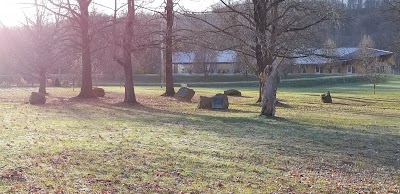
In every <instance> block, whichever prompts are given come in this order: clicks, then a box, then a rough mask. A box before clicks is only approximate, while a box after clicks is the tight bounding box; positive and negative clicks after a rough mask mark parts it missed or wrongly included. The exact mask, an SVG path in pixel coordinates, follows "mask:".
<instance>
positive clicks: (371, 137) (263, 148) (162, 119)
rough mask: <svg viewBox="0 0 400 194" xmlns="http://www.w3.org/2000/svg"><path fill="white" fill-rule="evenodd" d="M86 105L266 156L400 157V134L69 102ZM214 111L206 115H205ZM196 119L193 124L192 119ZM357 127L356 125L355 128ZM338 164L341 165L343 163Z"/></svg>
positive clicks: (396, 164)
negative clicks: (204, 135)
mask: <svg viewBox="0 0 400 194" xmlns="http://www.w3.org/2000/svg"><path fill="white" fill-rule="evenodd" d="M74 103H83V104H89V105H91V106H93V107H97V108H98V109H99V110H101V111H102V112H108V113H113V114H101V113H97V114H101V116H102V117H104V118H107V119H111V120H113V119H114V118H115V119H124V120H126V121H127V122H130V121H134V122H141V123H146V124H148V125H150V126H152V125H154V126H157V125H164V124H168V123H175V124H179V125H180V126H184V128H185V129H188V130H198V131H209V132H213V133H216V134H219V136H220V137H223V138H229V139H234V140H235V141H240V142H242V144H241V145H242V146H243V147H248V148H249V149H254V150H258V152H261V153H262V152H271V151H272V150H275V151H276V150H278V152H279V154H280V155H285V156H288V157H295V158H299V157H300V158H303V159H305V160H306V159H307V158H308V157H311V158H316V157H322V158H328V159H327V160H326V161H330V162H333V164H334V163H337V164H340V163H341V161H339V160H343V161H348V160H354V161H355V162H357V161H360V162H364V163H369V164H373V165H374V166H376V167H385V166H386V167H390V168H393V169H396V170H399V168H400V153H399V151H398V150H397V149H396V147H398V146H399V145H400V144H399V141H398V140H399V139H400V135H398V134H388V133H383V132H379V131H375V132H368V131H362V130H354V129H353V130H350V129H345V128H340V127H336V126H331V125H329V124H327V125H323V126H322V125H320V124H309V123H301V122H298V121H295V120H291V119H286V118H279V117H278V118H265V117H262V116H256V115H254V116H253V117H245V116H242V115H238V116H236V115H228V116H218V115H215V114H212V115H204V114H200V113H196V112H190V113H187V112H180V111H179V110H176V111H173V110H168V109H161V108H155V107H151V106H147V105H144V104H140V103H138V104H133V105H130V104H125V103H106V102H104V101H101V100H90V101H84V100H82V101H74ZM72 107H73V106H71V107H65V108H66V110H65V111H66V112H65V113H64V114H67V115H71V114H72V115H73V114H75V113H76V111H77V110H79V115H90V114H92V113H93V112H88V110H87V109H82V108H72ZM211 112H212V113H216V112H218V111H210V113H211ZM222 112H224V113H253V112H252V111H241V110H231V111H222ZM193 118H195V119H193ZM355 127H357V126H355ZM342 163H343V162H342Z"/></svg>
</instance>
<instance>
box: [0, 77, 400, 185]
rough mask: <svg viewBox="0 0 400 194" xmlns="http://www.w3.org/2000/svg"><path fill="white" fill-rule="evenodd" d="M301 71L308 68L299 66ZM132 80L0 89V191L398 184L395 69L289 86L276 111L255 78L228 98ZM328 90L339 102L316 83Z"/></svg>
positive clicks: (399, 112)
mask: <svg viewBox="0 0 400 194" xmlns="http://www.w3.org/2000/svg"><path fill="white" fill-rule="evenodd" d="M299 79H302V78H299ZM230 87H231V86H225V85H222V86H219V87H214V88H210V87H207V88H201V87H194V89H195V91H196V96H195V97H194V99H193V102H192V103H180V102H177V101H175V100H174V99H172V98H165V97H160V94H161V93H162V92H163V89H161V88H159V87H137V88H136V93H137V96H138V101H139V102H140V104H138V105H134V106H127V105H124V104H121V103H119V102H121V101H122V98H123V93H122V92H123V89H122V88H120V87H105V89H106V91H108V93H107V96H106V98H101V99H96V100H79V99H74V98H71V97H73V96H75V95H77V92H76V91H75V92H72V89H70V88H49V92H50V96H48V102H47V104H46V105H43V106H32V105H29V104H27V103H25V102H26V101H27V97H28V96H29V93H30V92H31V91H34V90H36V88H22V89H21V88H20V89H18V88H6V89H0V110H1V111H0V120H1V123H0V133H1V135H0V157H1V158H0V193H6V192H8V193H34V192H38V193H56V192H64V193H180V192H181V191H182V192H183V193H190V192H191V193H230V192H234V193H271V192H272V193H290V192H292V193H304V192H306V193H362V192H373V191H375V192H378V193H399V192H400V178H399V175H400V151H399V147H400V127H399V123H400V98H399V96H400V77H398V76H393V77H390V80H389V81H388V82H387V83H385V84H382V85H379V86H378V88H377V94H375V95H373V91H372V87H371V85H368V84H365V83H362V82H355V83H346V84H335V85H326V84H325V85H323V86H317V85H314V86H313V87H288V86H286V87H282V88H280V89H279V92H278V98H279V99H281V100H282V102H283V103H284V104H285V105H286V106H285V107H279V108H278V110H277V116H278V117H277V118H275V119H267V118H264V117H260V116H258V115H259V111H260V107H259V105H256V104H255V103H254V102H255V101H256V98H257V88H256V87H239V88H238V89H240V90H241V91H242V94H243V95H244V96H245V97H241V98H239V97H230V98H229V101H230V107H229V108H230V109H229V110H227V111H211V110H198V109H196V106H197V104H196V102H197V101H198V98H199V95H206V96H211V95H213V94H215V93H219V92H223V90H224V89H227V88H230ZM328 90H329V91H330V92H331V94H332V96H333V102H334V103H333V104H322V103H321V102H320V100H319V95H320V94H321V93H323V92H326V91H328Z"/></svg>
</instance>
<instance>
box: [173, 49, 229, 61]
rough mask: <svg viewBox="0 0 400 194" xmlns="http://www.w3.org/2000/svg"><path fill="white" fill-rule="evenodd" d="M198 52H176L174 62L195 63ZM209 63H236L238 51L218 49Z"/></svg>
mask: <svg viewBox="0 0 400 194" xmlns="http://www.w3.org/2000/svg"><path fill="white" fill-rule="evenodd" d="M195 59H196V53H195V52H194V51H189V52H176V53H174V54H173V56H172V63H173V64H193V63H195ZM205 62H208V63H234V62H236V52H235V51H232V50H225V51H216V56H215V57H214V58H213V59H212V60H209V61H205Z"/></svg>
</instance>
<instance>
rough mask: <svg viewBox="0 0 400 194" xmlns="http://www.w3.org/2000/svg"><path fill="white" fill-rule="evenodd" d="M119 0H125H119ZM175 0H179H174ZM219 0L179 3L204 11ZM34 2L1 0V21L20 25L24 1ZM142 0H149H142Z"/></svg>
mask: <svg viewBox="0 0 400 194" xmlns="http://www.w3.org/2000/svg"><path fill="white" fill-rule="evenodd" d="M93 1H94V2H96V3H98V4H102V5H106V6H109V7H113V4H114V0H93ZM118 1H119V2H121V4H122V2H125V0H118ZM152 1H154V2H153V3H152V4H151V5H147V6H152V7H155V6H159V5H161V4H162V2H164V0H152ZM174 1H175V2H176V1H177V0H174ZM218 1H219V0H179V4H180V5H182V6H184V7H185V8H186V9H189V10H193V11H204V10H206V9H207V8H208V7H210V6H211V5H213V4H215V3H217V2H218ZM29 2H33V0H0V22H1V23H3V24H5V25H7V26H14V25H18V24H19V23H20V22H21V21H23V20H24V13H26V14H27V15H29V14H30V12H29V9H28V8H27V7H28V6H27V5H23V3H29ZM140 2H142V3H143V2H148V0H141V1H138V2H137V3H138V4H139V3H140ZM98 10H103V11H106V10H107V9H105V8H98Z"/></svg>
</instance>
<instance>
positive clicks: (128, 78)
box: [124, 66, 137, 103]
mask: <svg viewBox="0 0 400 194" xmlns="http://www.w3.org/2000/svg"><path fill="white" fill-rule="evenodd" d="M124 74H125V99H124V102H125V103H136V102H137V101H136V95H135V88H134V85H133V72H132V66H127V67H124Z"/></svg>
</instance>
